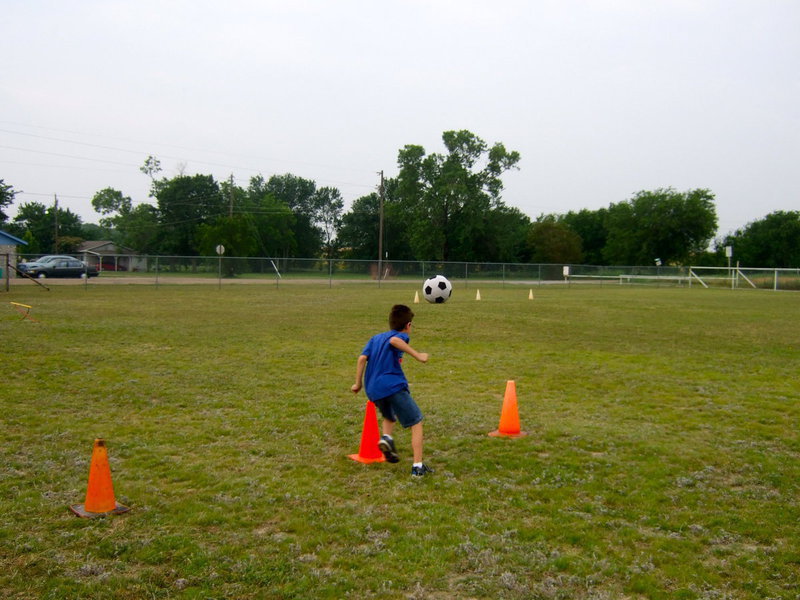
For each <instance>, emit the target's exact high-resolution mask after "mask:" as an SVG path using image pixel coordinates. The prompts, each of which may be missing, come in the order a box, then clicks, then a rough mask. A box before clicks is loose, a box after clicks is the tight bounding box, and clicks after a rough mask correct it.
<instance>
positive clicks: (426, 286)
mask: <svg viewBox="0 0 800 600" xmlns="http://www.w3.org/2000/svg"><path fill="white" fill-rule="evenodd" d="M452 293H453V284H452V283H450V281H449V280H448V279H447V277H445V276H444V275H436V276H434V277H431V278H429V279H426V280H425V283H423V284H422V294H423V295H424V296H425V300H427V301H428V302H430V303H431V304H441V303H442V302H447V300H448V299H449V298H450V294H452Z"/></svg>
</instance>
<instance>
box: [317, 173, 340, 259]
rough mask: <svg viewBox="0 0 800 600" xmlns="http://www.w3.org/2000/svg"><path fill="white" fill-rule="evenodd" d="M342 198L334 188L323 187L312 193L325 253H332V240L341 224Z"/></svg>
mask: <svg viewBox="0 0 800 600" xmlns="http://www.w3.org/2000/svg"><path fill="white" fill-rule="evenodd" d="M343 209H344V200H342V194H341V193H340V192H339V190H337V189H336V188H332V187H323V188H320V189H318V190H317V191H316V192H315V193H314V215H315V217H316V220H317V223H318V226H319V228H320V230H321V231H322V236H323V243H324V247H325V250H324V251H325V255H326V256H328V257H329V258H332V257H333V255H334V240H335V239H336V234H337V232H338V231H339V228H340V227H341V226H342V210H343Z"/></svg>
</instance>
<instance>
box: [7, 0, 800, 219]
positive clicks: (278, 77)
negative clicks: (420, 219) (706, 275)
mask: <svg viewBox="0 0 800 600" xmlns="http://www.w3.org/2000/svg"><path fill="white" fill-rule="evenodd" d="M1 6H2V21H1V22H0V65H2V69H0V179H3V180H5V183H6V184H10V185H13V186H14V189H16V190H18V191H22V192H23V193H20V194H19V195H18V196H17V198H16V202H15V205H14V207H12V209H11V210H10V213H11V214H12V215H13V214H15V212H16V211H15V209H16V207H18V206H19V205H20V204H23V203H25V202H32V201H36V202H41V203H45V204H51V203H52V202H53V196H54V194H57V195H58V200H59V206H60V207H66V208H69V209H70V210H72V211H73V212H76V213H78V214H79V215H80V216H81V217H82V218H83V220H84V222H97V220H98V218H99V215H98V214H97V213H95V212H94V211H93V209H92V207H91V198H92V196H93V195H94V194H95V192H97V191H98V190H100V189H103V188H106V187H112V188H115V189H118V190H120V191H122V192H123V193H124V194H125V195H127V196H130V197H131V198H132V199H133V201H134V202H135V203H140V202H151V203H155V201H154V200H152V199H150V198H148V189H149V180H148V178H147V177H146V176H145V175H144V174H142V173H141V172H140V171H139V167H140V166H141V165H142V164H143V162H144V160H145V158H146V157H147V156H148V155H151V154H152V155H154V156H156V157H158V158H159V159H160V161H161V164H162V167H163V172H162V175H165V176H167V177H173V176H175V175H176V174H178V173H179V172H180V171H181V170H182V171H183V172H184V173H186V174H189V175H191V174H194V173H203V174H212V175H214V177H215V178H216V179H217V180H222V179H227V178H228V177H230V176H231V175H233V177H234V178H235V181H236V183H237V184H239V185H241V186H246V185H247V183H248V181H249V179H250V177H252V176H253V175H257V174H262V175H263V176H264V177H269V176H271V175H274V174H282V173H293V174H295V175H299V176H302V177H305V178H308V179H312V180H314V181H316V183H317V185H318V186H334V187H337V188H338V189H339V190H340V191H341V192H342V195H343V197H344V199H345V202H346V206H348V207H349V205H350V203H351V202H352V201H353V200H355V199H356V198H358V197H359V196H362V195H365V194H368V193H370V192H371V191H374V189H375V186H376V185H377V183H378V174H377V173H378V172H379V171H381V170H383V171H384V172H385V174H386V176H388V177H392V176H395V175H396V174H397V152H398V150H399V149H400V148H402V147H403V146H404V145H406V144H418V145H421V146H423V147H424V148H425V149H426V151H427V152H429V153H430V152H444V151H445V150H444V147H443V145H442V141H441V135H442V132H443V131H448V130H455V129H468V130H470V131H472V132H473V133H475V134H476V135H478V136H479V137H481V138H482V139H484V140H485V141H486V142H487V143H489V144H490V145H491V144H493V143H495V142H502V143H503V144H505V146H506V148H508V149H509V150H517V151H519V152H520V154H521V156H522V158H521V161H520V163H519V167H520V168H519V170H518V171H515V172H511V173H508V174H506V175H505V176H504V182H505V190H504V194H503V199H504V200H505V202H506V203H507V204H508V205H510V206H515V207H517V208H519V209H520V210H522V211H523V212H524V213H525V214H527V215H529V216H530V217H531V218H535V217H537V216H539V215H540V214H543V213H545V214H546V213H565V212H567V211H569V210H581V209H584V208H588V209H592V210H596V209H598V208H602V207H607V206H608V205H609V204H611V203H616V202H622V201H625V200H628V199H630V198H631V197H632V195H633V194H634V193H635V192H637V191H640V190H652V189H656V188H660V187H673V188H675V189H677V190H679V191H685V190H689V189H694V188H708V189H710V190H712V192H714V194H715V195H716V207H717V214H718V217H719V233H720V235H724V234H725V233H729V232H731V231H733V230H735V229H737V228H740V227H743V226H745V225H746V224H747V223H748V222H751V221H753V220H756V219H761V218H763V217H764V216H766V215H767V214H769V213H770V212H773V211H776V210H800V33H799V32H800V2H798V0H671V1H667V0H665V1H655V0H594V1H590V0H585V1H579V0H551V1H550V0H548V1H544V0H542V1H540V0H530V1H522V0H519V1H515V0H492V1H491V2H490V1H489V0H484V1H482V2H479V1H474V0H424V1H423V0H407V1H402V2H401V1H396V0H387V1H381V0H336V1H335V2H334V1H324V0H307V1H303V0H283V1H281V2H277V1H272V0H252V1H244V0H228V1H227V2H213V3H212V2H205V1H202V0H193V1H191V2H190V1H188V0H174V1H173V0H160V1H158V2H155V1H152V0H136V1H132V0H116V1H114V0H96V1H83V0H72V1H70V2H63V1H59V0H52V1H42V0H2V4H1Z"/></svg>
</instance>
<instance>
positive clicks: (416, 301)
mask: <svg viewBox="0 0 800 600" xmlns="http://www.w3.org/2000/svg"><path fill="white" fill-rule="evenodd" d="M414 304H419V292H414Z"/></svg>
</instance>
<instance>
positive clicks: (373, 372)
mask: <svg viewBox="0 0 800 600" xmlns="http://www.w3.org/2000/svg"><path fill="white" fill-rule="evenodd" d="M393 337H398V338H400V339H401V340H403V341H404V342H406V343H408V339H409V338H408V334H407V333H403V332H400V331H394V330H392V331H385V332H383V333H379V334H377V335H374V336H372V337H371V338H370V340H369V341H368V342H367V345H366V346H364V350H362V351H361V354H363V355H364V356H366V357H367V369H366V372H365V373H364V390H365V392H366V394H367V398H369V399H370V400H380V399H381V398H386V397H387V396H391V395H392V394H394V393H397V392H399V391H400V390H404V389H407V388H408V380H407V379H406V376H405V374H404V373H403V369H402V368H401V367H400V361H401V360H402V358H403V353H402V352H401V351H400V350H398V349H397V348H395V347H394V346H392V345H391V344H390V343H389V340H390V339H392V338H393Z"/></svg>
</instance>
